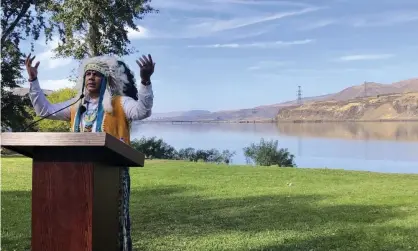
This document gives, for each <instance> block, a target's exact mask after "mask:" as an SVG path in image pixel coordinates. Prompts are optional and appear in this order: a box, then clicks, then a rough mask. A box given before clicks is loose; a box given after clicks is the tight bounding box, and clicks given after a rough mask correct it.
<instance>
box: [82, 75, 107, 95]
mask: <svg viewBox="0 0 418 251" xmlns="http://www.w3.org/2000/svg"><path fill="white" fill-rule="evenodd" d="M102 78H103V75H102V74H101V73H100V72H97V71H92V70H89V71H86V83H85V85H86V89H87V91H88V92H89V93H92V94H93V93H94V94H97V93H99V92H100V83H101V82H102Z"/></svg>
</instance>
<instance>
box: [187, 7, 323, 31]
mask: <svg viewBox="0 0 418 251" xmlns="http://www.w3.org/2000/svg"><path fill="white" fill-rule="evenodd" d="M319 9H320V8H315V7H312V8H305V9H302V10H298V11H288V12H279V13H275V14H273V15H265V16H254V17H240V18H233V19H229V20H218V19H215V20H211V21H207V22H203V23H200V24H196V25H192V26H191V27H192V28H194V29H196V30H206V31H208V32H219V31H225V30H231V29H237V28H243V27H246V26H250V25H254V24H260V23H264V22H267V21H274V20H278V19H282V18H285V17H291V16H296V15H302V14H305V13H309V12H313V11H317V10H319Z"/></svg>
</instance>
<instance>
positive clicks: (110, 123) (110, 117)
mask: <svg viewBox="0 0 418 251" xmlns="http://www.w3.org/2000/svg"><path fill="white" fill-rule="evenodd" d="M121 98H122V97H121V96H115V97H113V99H112V107H113V113H107V112H104V116H103V123H102V131H103V132H106V133H108V134H110V135H112V136H113V137H116V138H117V139H123V141H124V142H125V143H126V144H128V145H130V144H131V139H130V130H129V129H130V127H129V122H128V120H127V118H126V115H125V112H124V110H123V107H122V100H121ZM76 113H77V107H75V106H73V107H71V131H72V132H74V121H75V119H74V118H75V115H76Z"/></svg>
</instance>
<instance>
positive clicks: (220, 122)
mask: <svg viewBox="0 0 418 251" xmlns="http://www.w3.org/2000/svg"><path fill="white" fill-rule="evenodd" d="M379 122H380V123H384V122H418V119H344V120H341V119H265V120H231V121H224V120H193V121H192V120H190V121H158V120H155V121H154V120H150V121H139V122H136V123H137V124H153V123H155V124H173V125H176V124H177V125H182V124H273V123H286V124H288V123H294V124H299V123H379Z"/></svg>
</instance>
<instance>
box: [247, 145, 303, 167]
mask: <svg viewBox="0 0 418 251" xmlns="http://www.w3.org/2000/svg"><path fill="white" fill-rule="evenodd" d="M243 150H244V155H245V157H246V160H247V163H254V164H256V165H259V166H271V165H278V166H280V167H295V166H296V164H295V163H294V160H293V159H294V155H293V154H290V153H289V152H288V150H287V149H283V148H280V149H279V148H278V141H277V140H271V141H265V140H264V139H263V138H262V139H261V140H260V143H259V144H254V143H252V144H251V145H250V146H249V147H245V148H244V149H243Z"/></svg>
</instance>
